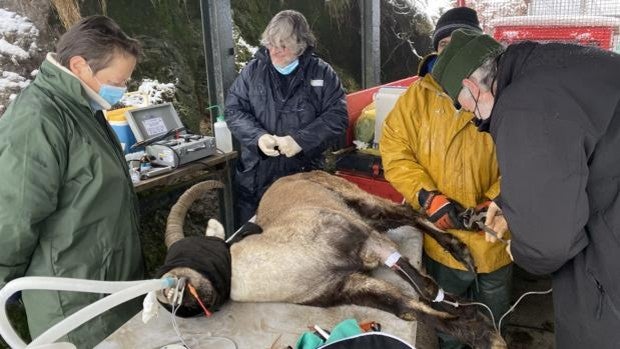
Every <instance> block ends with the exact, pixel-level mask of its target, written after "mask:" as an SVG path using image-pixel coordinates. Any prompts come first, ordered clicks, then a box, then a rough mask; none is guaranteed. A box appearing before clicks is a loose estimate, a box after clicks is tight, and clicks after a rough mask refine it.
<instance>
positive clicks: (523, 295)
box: [498, 288, 553, 336]
mask: <svg viewBox="0 0 620 349" xmlns="http://www.w3.org/2000/svg"><path fill="white" fill-rule="evenodd" d="M551 291H553V288H550V289H548V290H546V291H530V292H525V293H524V294H522V295H521V297H519V299H517V301H516V302H515V304H513V306H512V307H510V309H508V311H507V312H505V313H504V315H502V317H501V318H499V324H498V326H499V335H500V336H501V335H502V320H504V317H505V316H506V315H508V314H510V313H511V312H512V311H513V310H515V308H516V307H517V304H519V302H521V300H522V299H523V297H525V296H527V295H530V294H549V293H551Z"/></svg>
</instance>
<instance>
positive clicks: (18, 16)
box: [0, 0, 53, 115]
mask: <svg viewBox="0 0 620 349" xmlns="http://www.w3.org/2000/svg"><path fill="white" fill-rule="evenodd" d="M39 2H40V3H43V2H44V1H36V3H39ZM37 5H41V6H42V7H45V5H44V4H35V1H33V2H32V3H30V2H27V1H5V0H2V1H0V115H2V113H4V111H5V110H6V107H7V105H8V104H9V103H10V101H11V100H12V99H13V98H14V97H15V96H16V95H17V94H18V93H19V92H20V91H21V90H22V89H24V88H25V87H26V86H28V84H29V83H30V82H31V80H32V79H33V78H34V75H35V74H36V72H37V71H36V69H37V68H38V67H39V65H40V63H41V61H42V60H43V58H44V57H45V53H46V52H47V50H48V48H49V47H50V46H52V45H53V41H51V40H50V35H49V30H50V27H49V26H48V25H47V21H46V19H45V18H44V13H47V12H49V6H47V10H45V11H39V10H35V9H36V8H37ZM25 12H28V13H31V14H32V16H31V15H30V14H24V13H25ZM40 28H41V29H40Z"/></svg>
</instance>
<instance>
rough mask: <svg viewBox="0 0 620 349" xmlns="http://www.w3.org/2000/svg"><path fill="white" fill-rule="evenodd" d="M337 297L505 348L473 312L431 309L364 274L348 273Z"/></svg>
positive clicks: (472, 341) (478, 345) (473, 341)
mask: <svg viewBox="0 0 620 349" xmlns="http://www.w3.org/2000/svg"><path fill="white" fill-rule="evenodd" d="M341 297H342V299H340V302H343V303H351V304H357V305H362V306H369V307H373V308H378V309H382V310H385V311H388V312H390V313H392V314H394V315H396V316H398V317H400V318H401V319H404V320H407V321H413V320H417V321H420V322H423V323H425V324H428V325H430V326H432V327H434V328H435V329H437V330H438V331H441V332H445V333H449V334H451V335H453V336H454V337H456V338H458V339H459V340H461V341H463V342H465V343H468V344H469V345H471V346H473V347H475V348H506V343H505V342H504V340H503V339H502V338H501V336H499V334H498V333H497V332H496V331H495V329H494V328H493V326H492V325H491V324H490V323H489V322H488V321H487V319H486V318H484V317H482V316H479V315H477V313H475V314H474V316H467V315H463V314H458V315H455V314H450V313H446V312H442V311H438V310H435V309H433V308H431V307H430V306H429V305H428V304H425V303H424V302H422V301H417V300H414V299H410V298H408V297H406V296H405V295H404V294H403V293H402V292H401V291H400V290H399V289H398V288H397V287H395V286H394V285H392V284H390V283H388V282H386V281H383V280H379V279H375V278H372V277H369V276H367V275H364V274H352V275H350V276H349V277H348V279H347V280H346V281H345V283H344V285H343V288H342V293H341ZM324 306H325V305H324ZM465 314H467V313H465Z"/></svg>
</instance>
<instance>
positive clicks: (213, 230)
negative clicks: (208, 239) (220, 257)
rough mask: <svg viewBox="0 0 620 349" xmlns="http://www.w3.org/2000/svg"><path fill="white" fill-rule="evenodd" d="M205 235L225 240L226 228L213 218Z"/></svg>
mask: <svg viewBox="0 0 620 349" xmlns="http://www.w3.org/2000/svg"><path fill="white" fill-rule="evenodd" d="M205 235H207V236H214V237H216V238H220V239H222V240H224V226H223V225H222V223H220V222H219V221H218V220H217V219H213V218H211V219H209V222H208V223H207V231H206V233H205Z"/></svg>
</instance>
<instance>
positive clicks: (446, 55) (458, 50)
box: [431, 29, 504, 101]
mask: <svg viewBox="0 0 620 349" xmlns="http://www.w3.org/2000/svg"><path fill="white" fill-rule="evenodd" d="M503 51H504V47H503V46H502V45H501V44H500V43H499V42H497V41H495V39H493V38H492V37H490V36H488V35H486V34H482V33H480V32H476V31H473V30H468V29H459V30H455V31H454V32H453V33H452V38H451V39H450V43H449V44H448V46H447V47H446V48H445V49H444V50H443V52H441V54H440V55H439V57H437V61H436V62H435V65H434V66H433V71H432V72H431V74H432V75H433V77H434V78H435V80H437V82H438V83H439V85H441V86H442V87H443V89H444V90H446V92H447V93H448V95H449V96H450V98H452V100H454V101H456V99H457V97H458V94H459V92H460V91H461V88H462V87H463V84H462V81H463V79H465V78H467V77H469V76H470V75H471V73H473V72H474V71H475V70H476V69H478V68H479V67H480V66H481V65H482V63H484V61H486V60H487V59H488V58H489V57H496V56H497V55H499V54H500V53H502V52H503Z"/></svg>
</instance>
